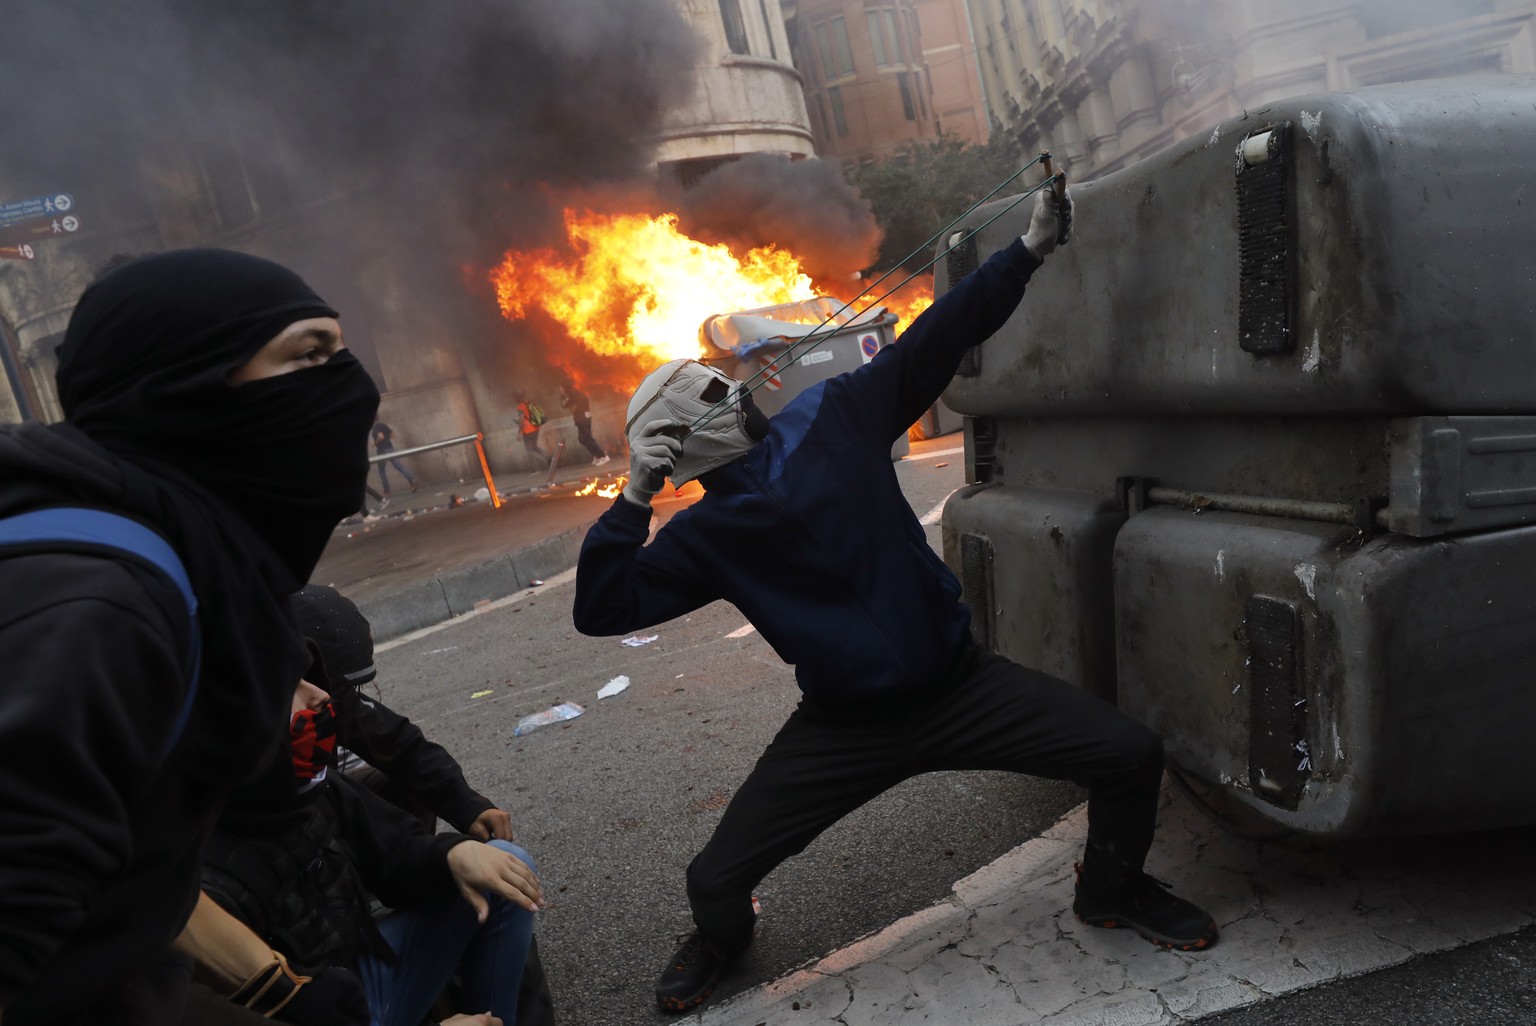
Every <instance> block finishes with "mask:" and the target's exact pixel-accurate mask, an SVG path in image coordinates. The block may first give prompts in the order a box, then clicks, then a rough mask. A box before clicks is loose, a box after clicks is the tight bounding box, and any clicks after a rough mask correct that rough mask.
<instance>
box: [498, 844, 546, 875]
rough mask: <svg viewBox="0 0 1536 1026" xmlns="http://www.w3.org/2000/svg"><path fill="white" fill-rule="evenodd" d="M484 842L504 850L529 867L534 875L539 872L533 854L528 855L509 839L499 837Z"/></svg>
mask: <svg viewBox="0 0 1536 1026" xmlns="http://www.w3.org/2000/svg"><path fill="white" fill-rule="evenodd" d="M486 843H487V844H489V845H490V846H491V847H493V848H498V849H500V850H501V851H504V852H506V853H507V854H508V855H511V856H512V857H513V858H515V859H517V860H518V861H519V862H521V863H522V864H523V865H525V866H527V867H528V868H529V869H531V870H532V871H533V874H534V875H535V876H537V875H538V874H539V866H538V863H536V862H534V861H533V856H532V855H529V854H528V853H527V852H526V851H524V850H523V849H522V848H521V847H519V846H518V845H515V844H513V843H512V842H511V841H503V840H501V839H499V838H498V839H497V840H494V841H487V842H486Z"/></svg>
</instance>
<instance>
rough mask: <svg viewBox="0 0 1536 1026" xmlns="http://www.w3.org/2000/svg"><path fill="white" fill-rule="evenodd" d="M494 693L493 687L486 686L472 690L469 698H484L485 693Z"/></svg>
mask: <svg viewBox="0 0 1536 1026" xmlns="http://www.w3.org/2000/svg"><path fill="white" fill-rule="evenodd" d="M495 693H496V689H495V688H486V689H485V690H484V691H476V692H474V693H473V694H471V695H470V696H469V697H470V698H484V697H485V696H486V695H491V694H495Z"/></svg>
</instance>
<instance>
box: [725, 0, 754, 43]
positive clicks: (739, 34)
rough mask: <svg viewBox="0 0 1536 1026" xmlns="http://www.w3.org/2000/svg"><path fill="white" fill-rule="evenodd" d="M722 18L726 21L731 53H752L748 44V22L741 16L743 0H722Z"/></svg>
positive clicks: (726, 39) (727, 38)
mask: <svg viewBox="0 0 1536 1026" xmlns="http://www.w3.org/2000/svg"><path fill="white" fill-rule="evenodd" d="M720 20H721V21H723V22H725V44H726V45H727V46H729V47H730V48H731V53H743V54H745V53H751V52H752V51H751V49H749V48H748V46H747V23H746V22H745V21H743V20H742V18H741V0H720Z"/></svg>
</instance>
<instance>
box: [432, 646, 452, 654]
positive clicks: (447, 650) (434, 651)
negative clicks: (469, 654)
mask: <svg viewBox="0 0 1536 1026" xmlns="http://www.w3.org/2000/svg"><path fill="white" fill-rule="evenodd" d="M458 647H459V646H457V645H449V646H448V647H447V648H434V649H433V650H432V651H430V652H428V653H427V655H442V654H443V653H444V652H454V651H457V650H458Z"/></svg>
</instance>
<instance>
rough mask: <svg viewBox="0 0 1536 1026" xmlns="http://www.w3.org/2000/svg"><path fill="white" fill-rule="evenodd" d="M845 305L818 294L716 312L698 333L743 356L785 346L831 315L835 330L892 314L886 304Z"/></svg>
mask: <svg viewBox="0 0 1536 1026" xmlns="http://www.w3.org/2000/svg"><path fill="white" fill-rule="evenodd" d="M846 306H847V304H845V303H842V302H840V301H839V300H836V299H833V298H832V297H831V296H817V297H815V298H814V299H802V300H800V301H799V302H795V303H780V304H778V305H776V306H762V307H757V308H756V309H752V310H738V311H736V312H735V313H725V314H714V315H712V316H710V317H707V318H705V320H704V323H703V325H702V326H700V328H699V336H700V338H701V340H702V341H703V342H704V344H705V345H706V346H708V347H710V348H712V349H724V350H728V351H729V352H732V353H734V354H736V355H737V356H742V357H744V356H749V355H751V354H752V353H754V352H756V351H757V350H759V349H765V348H781V349H782V348H785V347H787V346H789V345H790V344H791V343H792V342H793V341H794V340H795V339H799V338H803V337H805V336H806V335H809V334H810V333H811V332H813V331H815V330H816V329H817V328H818V327H820V326H821V325H822V324H823V323H826V322H828V321H829V319H830V324H831V325H835V326H836V328H835V329H834V330H841V329H843V328H846V327H850V326H855V325H864V324H877V323H880V322H882V321H883V320H884V319H885V318H887V317H889V316H890V315H889V314H887V312H886V308H885V307H883V306H872V307H870V308H869V309H867V310H861V311H859V312H858V313H852V312H851V311H850V310H847V309H845V307H846ZM892 319H894V318H892ZM823 330H824V331H825V330H826V329H823Z"/></svg>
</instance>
